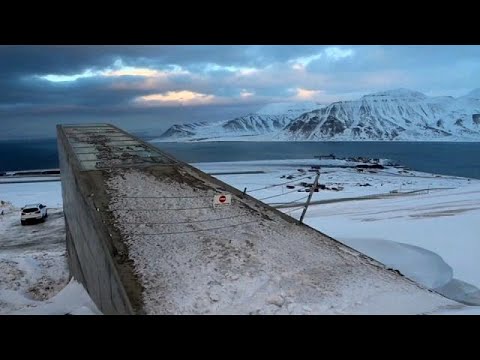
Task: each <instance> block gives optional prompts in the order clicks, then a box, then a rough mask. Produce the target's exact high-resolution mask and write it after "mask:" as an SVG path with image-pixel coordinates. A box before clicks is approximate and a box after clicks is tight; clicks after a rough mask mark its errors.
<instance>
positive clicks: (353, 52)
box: [0, 45, 480, 138]
mask: <svg viewBox="0 0 480 360" xmlns="http://www.w3.org/2000/svg"><path fill="white" fill-rule="evenodd" d="M479 59H480V46H453V45H452V46H304V45H301V46H300V45H298V46H297V45H292V46H286V45H285V46H266V45H265V46H259V45H256V46H238V45H235V46H226V45H225V46H211V45H209V46H186V45H182V46H173V45H168V46H117V45H115V46H39V45H36V46H0V94H2V95H1V96H0V137H1V138H6V137H8V136H14V135H15V133H16V132H17V133H19V134H20V133H22V134H23V133H28V132H29V129H33V128H35V129H37V130H35V131H33V130H32V131H31V132H32V133H39V132H42V131H41V128H42V126H43V125H42V124H46V123H51V122H54V121H70V120H79V119H87V120H88V119H97V120H98V119H103V118H113V120H115V119H123V120H122V121H125V122H128V121H133V123H135V120H134V119H143V120H142V121H143V122H144V123H145V124H147V123H148V121H151V122H152V123H154V124H156V125H157V126H160V127H163V128H165V127H166V126H167V125H169V124H171V123H175V122H182V121H197V120H206V121H209V120H212V119H218V118H222V117H224V118H225V117H228V116H229V115H233V114H238V115H241V114H242V112H243V113H245V112H248V111H247V110H251V109H254V108H256V107H257V108H258V106H260V105H261V104H263V103H266V102H270V101H289V100H302V98H301V96H300V97H299V96H296V95H297V94H302V96H309V95H308V94H312V96H315V98H314V99H304V100H317V101H320V102H328V101H334V100H337V99H348V98H351V97H352V96H359V95H360V94H362V93H368V92H374V91H379V90H385V89H389V88H397V87H410V88H413V89H416V90H419V91H424V92H427V93H428V94H432V95H454V96H459V95H462V94H464V93H466V92H467V91H470V90H472V89H473V88H477V87H480V84H479V83H478V80H477V79H478V76H477V75H478V74H479V73H480V60H479ZM118 61H121V64H123V66H124V68H125V67H130V68H136V69H140V70H141V71H146V70H145V69H148V71H150V72H152V73H153V72H155V71H156V73H155V76H152V75H149V76H141V74H137V75H136V76H105V72H106V71H107V70H108V69H110V70H114V69H116V70H118V65H119V63H118ZM116 66H117V67H116ZM142 69H143V70H142ZM140 70H138V71H140ZM86 71H89V72H90V73H91V74H92V73H93V74H96V76H91V77H83V78H78V79H77V80H75V81H65V82H52V81H48V80H46V79H44V78H41V76H45V75H59V76H67V75H68V76H71V75H79V74H83V73H85V72H86ZM102 72H103V73H102ZM100 73H102V74H103V75H100ZM303 90H306V91H303ZM169 92H170V95H169V96H170V98H172V99H175V96H176V95H175V94H176V93H175V92H182V93H181V94H185V92H188V94H194V95H195V94H196V93H198V94H199V95H198V96H200V97H201V96H202V94H203V95H205V96H208V99H209V101H207V102H206V103H202V104H203V105H202V106H197V107H191V106H188V104H186V105H185V104H184V105H182V106H177V107H172V105H175V104H176V103H175V101H173V102H158V101H157V102H153V105H155V106H151V105H152V104H151V103H148V105H149V106H148V107H146V106H143V105H145V102H144V103H142V102H138V99H143V97H145V96H149V95H153V97H150V98H148V99H152V98H153V99H155V96H157V95H156V94H163V95H162V96H165V94H168V93H169ZM242 94H243V95H245V94H249V95H250V96H242ZM305 94H307V95H305ZM194 95H192V97H195V96H194ZM182 96H184V95H182ZM178 97H181V96H180V95H179V96H178ZM157 98H158V97H157ZM177 105H178V104H177ZM202 107H203V109H201V108H202ZM215 109H216V110H215ZM232 109H235V110H232ZM187 112H190V115H189V116H187V115H186V114H187ZM222 112H224V113H223V115H222ZM148 119H150V120H148ZM82 121H83V120H82ZM138 123H139V122H138V121H137V124H138ZM145 126H146V125H145ZM15 129H17V130H15ZM49 129H50V130H51V129H52V127H51V126H50V127H49ZM50 130H49V131H50Z"/></svg>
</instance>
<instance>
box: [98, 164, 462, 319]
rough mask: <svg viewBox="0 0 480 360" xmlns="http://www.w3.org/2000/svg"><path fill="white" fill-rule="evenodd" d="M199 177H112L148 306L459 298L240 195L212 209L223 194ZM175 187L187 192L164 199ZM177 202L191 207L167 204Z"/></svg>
mask: <svg viewBox="0 0 480 360" xmlns="http://www.w3.org/2000/svg"><path fill="white" fill-rule="evenodd" d="M262 175H263V174H260V175H259V176H262ZM177 177H178V178H177ZM179 179H181V182H178V181H179ZM191 181H193V180H192V179H191V178H190V177H189V173H188V171H187V170H184V171H181V172H180V173H179V174H177V175H175V174H173V175H172V174H170V175H165V178H161V179H158V178H154V177H153V176H151V175H149V174H148V173H145V172H142V171H140V170H134V169H123V170H118V171H117V170H115V171H113V172H112V174H111V177H110V178H109V180H108V182H107V187H108V188H109V196H110V197H111V199H112V204H111V206H110V209H111V210H112V213H113V215H114V219H115V223H116V226H117V228H118V229H119V231H120V232H121V233H122V234H123V237H124V239H126V240H125V241H126V244H127V246H128V249H129V256H130V258H131V259H132V261H133V266H134V268H135V271H136V273H137V276H138V278H139V280H140V281H141V284H142V287H143V289H144V291H143V302H144V306H145V310H146V312H147V313H148V314H362V313H395V314H414V313H423V312H427V311H434V310H435V309H438V308H441V307H444V306H447V305H452V304H454V303H453V302H452V301H449V300H447V299H445V298H442V297H440V296H439V295H437V294H435V293H432V292H428V291H426V290H425V289H423V288H420V287H418V286H417V285H415V284H414V283H413V282H410V281H408V280H407V279H405V278H404V277H400V276H398V275H397V274H395V273H393V272H389V271H385V270H384V268H383V267H382V266H380V265H379V264H377V263H375V262H374V261H372V260H371V259H368V258H366V257H364V256H362V255H361V254H359V253H357V252H356V251H354V250H352V249H349V248H347V247H344V246H342V245H341V244H339V243H337V242H335V241H332V240H330V239H328V238H325V237H323V236H321V235H319V234H317V233H312V232H310V231H306V229H305V228H303V227H298V226H297V225H294V224H292V223H289V222H287V221H285V220H284V219H282V218H280V217H278V216H276V215H275V214H274V213H272V212H269V211H265V212H263V213H262V214H261V213H258V212H255V211H252V210H251V209H250V208H249V207H248V206H246V205H245V204H244V203H243V202H242V201H241V200H238V199H237V200H236V201H235V202H234V203H233V204H232V206H228V207H224V208H213V207H212V206H211V203H212V200H213V195H214V194H215V193H216V192H215V191H214V190H213V189H211V188H209V187H208V184H207V187H205V186H202V187H198V186H196V189H194V187H192V186H191V185H189V184H191ZM172 194H179V195H181V196H182V198H181V199H178V198H176V199H172V198H164V196H172ZM160 198H161V199H160ZM201 207H204V208H201ZM171 208H175V209H179V208H180V209H183V210H176V213H175V215H172V213H171V212H170V210H163V211H162V209H171ZM199 208H201V209H199ZM202 220H205V222H202ZM193 221H195V222H193ZM205 230H207V231H205Z"/></svg>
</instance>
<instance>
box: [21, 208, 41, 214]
mask: <svg viewBox="0 0 480 360" xmlns="http://www.w3.org/2000/svg"><path fill="white" fill-rule="evenodd" d="M22 211H23V212H24V213H32V212H35V211H38V208H29V209H23V210H22Z"/></svg>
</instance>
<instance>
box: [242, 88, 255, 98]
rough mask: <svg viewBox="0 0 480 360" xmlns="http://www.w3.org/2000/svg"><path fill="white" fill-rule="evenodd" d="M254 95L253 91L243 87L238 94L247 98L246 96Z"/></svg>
mask: <svg viewBox="0 0 480 360" xmlns="http://www.w3.org/2000/svg"><path fill="white" fill-rule="evenodd" d="M253 95H255V93H254V92H253V91H247V90H245V89H242V91H241V92H240V96H241V97H243V98H248V97H251V96H253Z"/></svg>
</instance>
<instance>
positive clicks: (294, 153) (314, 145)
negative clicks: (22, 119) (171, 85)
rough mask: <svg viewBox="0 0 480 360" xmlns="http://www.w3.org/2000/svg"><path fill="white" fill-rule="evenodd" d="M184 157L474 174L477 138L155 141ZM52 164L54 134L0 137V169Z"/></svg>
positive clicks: (478, 172) (479, 163)
mask: <svg viewBox="0 0 480 360" xmlns="http://www.w3.org/2000/svg"><path fill="white" fill-rule="evenodd" d="M155 146H157V147H158V148H160V149H162V150H165V151H166V152H168V153H170V154H172V155H174V156H175V157H177V158H179V159H181V160H183V161H186V162H190V163H191V162H217V161H247V160H275V159H309V158H313V157H314V156H315V155H328V154H331V153H333V154H335V155H336V156H337V157H350V156H364V157H370V158H387V159H392V160H395V161H396V162H398V163H400V164H402V165H405V166H407V167H409V168H411V169H413V170H418V171H425V172H430V173H436V174H444V175H456V176H464V177H471V178H477V179H480V143H461V142H457V143H438V142H436V143H435V142H198V143H156V144H155ZM56 167H58V160H57V148H56V140H55V139H43V140H31V141H4V142H0V171H7V170H32V169H46V168H56Z"/></svg>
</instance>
